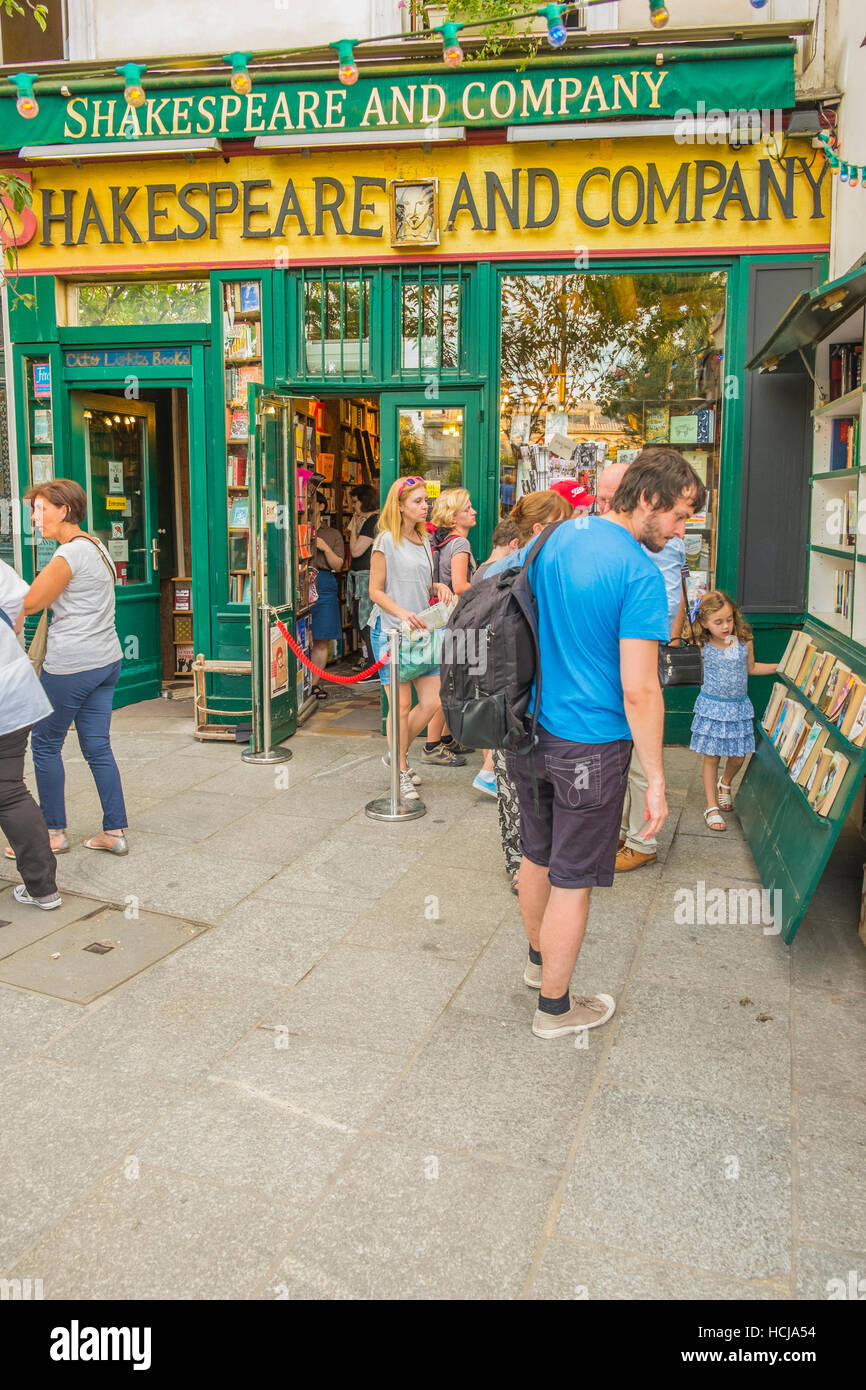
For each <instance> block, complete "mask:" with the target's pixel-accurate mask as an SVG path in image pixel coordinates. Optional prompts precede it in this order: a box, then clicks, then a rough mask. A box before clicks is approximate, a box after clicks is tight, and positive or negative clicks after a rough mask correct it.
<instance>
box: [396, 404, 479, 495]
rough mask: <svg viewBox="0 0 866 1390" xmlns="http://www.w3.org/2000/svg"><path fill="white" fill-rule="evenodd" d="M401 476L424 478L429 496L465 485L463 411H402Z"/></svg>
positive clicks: (400, 414) (400, 430)
mask: <svg viewBox="0 0 866 1390" xmlns="http://www.w3.org/2000/svg"><path fill="white" fill-rule="evenodd" d="M399 441H400V442H399V449H400V476H401V477H402V478H411V477H417V478H424V479H426V481H427V495H428V497H437V496H438V495H439V493H440V491H441V490H442V489H443V488H446V487H462V485H463V411H462V410H461V409H460V408H455V407H448V408H445V409H443V410H438V409H430V410H401V411H400V413H399Z"/></svg>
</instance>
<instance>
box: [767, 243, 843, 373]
mask: <svg viewBox="0 0 866 1390" xmlns="http://www.w3.org/2000/svg"><path fill="white" fill-rule="evenodd" d="M864 304H866V265H862V266H857V267H855V269H854V270H849V271H848V273H847V275H840V276H839V278H838V280H827V281H825V283H824V284H823V285H817V286H816V287H815V289H814V290H806V291H804V293H803V294H800V295H798V296H797V298H796V299H795V300H794V303H793V304H792V305H791V307H790V309H789V310H788V311H787V313H786V314H784V315H783V317H782V319H781V320H780V322H779V323H778V324H777V325H776V327H775V328H774V329H773V331H772V333H771V334H770V336H769V338H768V339H767V341H766V342H765V343H764V345H763V347H761V349H760V351H758V352H756V353H755V355H754V357H753V358H752V360H751V362H747V363H746V366H747V367H748V368H749V370H754V369H755V368H759V369H760V370H761V371H762V372H804V371H806V366H805V363H804V362H803V358H802V357H801V355H800V353H801V349H804V348H807V347H813V346H814V344H815V343H819V342H820V341H821V339H822V338H826V336H827V334H828V333H831V332H832V331H833V329H834V327H835V326H836V324H837V323H839V322H841V320H843V319H846V318H848V316H849V315H850V314H853V313H854V312H855V311H856V310H857V309H859V308H861V307H862V306H863V305H864Z"/></svg>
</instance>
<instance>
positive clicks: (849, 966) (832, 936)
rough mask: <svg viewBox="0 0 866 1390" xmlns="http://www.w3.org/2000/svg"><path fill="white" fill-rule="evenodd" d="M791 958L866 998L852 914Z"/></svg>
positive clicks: (803, 976)
mask: <svg viewBox="0 0 866 1390" xmlns="http://www.w3.org/2000/svg"><path fill="white" fill-rule="evenodd" d="M0 915H2V914H0ZM791 957H792V963H793V981H794V984H795V985H796V986H797V987H799V988H802V989H829V990H831V991H832V992H833V993H834V994H866V950H864V947H863V942H862V941H861V939H860V936H859V935H858V932H857V922H856V918H855V917H854V914H853V913H851V914H850V915H849V916H846V917H831V916H829V915H827V914H825V913H822V912H817V911H813V910H812V909H811V908H810V910H809V911H808V912H807V913H806V916H805V917H804V918H803V921H802V922H801V923H800V929H799V931H798V932H797V935H796V936H795V937H794V940H793V942H792V944H791Z"/></svg>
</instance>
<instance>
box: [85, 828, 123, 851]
mask: <svg viewBox="0 0 866 1390" xmlns="http://www.w3.org/2000/svg"><path fill="white" fill-rule="evenodd" d="M101 834H103V835H107V836H108V837H109V839H111V840H113V841H114V844H113V845H94V844H92V843H91V841H90V840H85V841H84V842H83V843H84V848H85V849H93V850H100V851H101V852H102V853H103V854H129V845H128V844H127V843H126V836H125V835H124V833H123V831H121V832H120V834H119V835H115V834H114V832H113V831H111V830H103V831H101Z"/></svg>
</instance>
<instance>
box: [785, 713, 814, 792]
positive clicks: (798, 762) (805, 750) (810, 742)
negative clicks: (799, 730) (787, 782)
mask: <svg viewBox="0 0 866 1390" xmlns="http://www.w3.org/2000/svg"><path fill="white" fill-rule="evenodd" d="M820 734H821V725H820V724H819V723H817V721H816V722H815V723H814V724H810V725H808V726H807V729H806V736H805V738H804V739H802V740H801V742H800V744H799V747H798V749H797V751H796V752H795V754H794V756H793V758H792V759H791V764H790V768H789V771H790V775H791V777H792V779H793V780H794V781H795V782H796V781H797V778H798V777H799V776H800V773H801V772H802V771H803V768H804V767H805V765H806V760H807V758H808V757H809V754H810V753H811V752H812V749H813V748H814V747H815V744H816V743H817V741H818V739H819V737H820Z"/></svg>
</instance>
